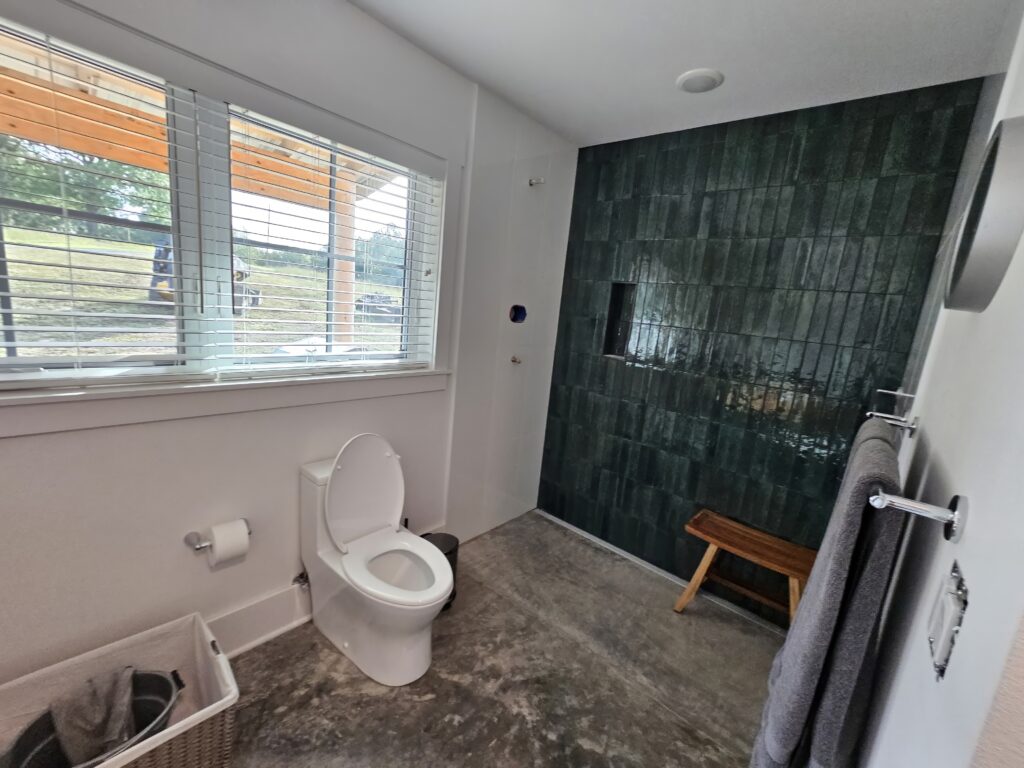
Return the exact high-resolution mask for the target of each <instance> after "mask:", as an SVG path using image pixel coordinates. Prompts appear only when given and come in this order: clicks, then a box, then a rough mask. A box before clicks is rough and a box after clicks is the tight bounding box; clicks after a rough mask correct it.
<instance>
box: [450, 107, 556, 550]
mask: <svg viewBox="0 0 1024 768" xmlns="http://www.w3.org/2000/svg"><path fill="white" fill-rule="evenodd" d="M475 126H476V130H475V140H474V143H473V150H472V158H473V161H472V175H471V177H470V184H469V189H470V190H471V192H470V197H469V218H468V230H467V239H466V254H467V257H466V263H465V271H464V275H463V281H464V282H463V290H462V292H461V295H462V315H463V317H464V318H473V320H472V322H463V323H462V324H461V327H460V330H459V337H458V347H457V348H458V352H457V354H458V357H457V360H458V365H457V373H456V378H455V410H454V414H453V432H452V468H451V489H450V494H449V499H448V524H447V527H448V529H449V530H451V531H452V532H453V533H455V534H456V535H457V536H460V537H463V538H470V537H472V536H476V535H478V534H480V533H483V532H484V531H486V530H489V529H490V528H493V527H494V526H496V525H500V524H501V523H504V522H506V521H508V520H510V519H512V518H513V517H515V516H517V515H520V514H522V513H523V512H525V511H527V510H529V509H533V508H534V507H536V506H537V486H538V482H539V478H540V462H541V452H542V449H543V447H544V428H545V423H546V419H547V406H548V393H549V390H550V386H551V367H552V364H553V361H554V353H555V336H556V331H557V325H558V307H559V301H560V299H561V289H562V274H563V270H564V267H565V251H566V240H567V238H568V234H569V211H570V208H571V205H572V190H573V184H574V181H575V171H576V148H575V147H574V146H573V145H571V144H569V143H568V142H566V141H565V140H563V139H561V138H560V137H559V136H557V135H556V134H554V133H552V132H551V131H549V130H548V129H546V128H544V127H543V126H541V125H540V124H538V123H536V122H535V121H533V120H531V119H530V118H528V117H526V116H524V115H522V114H521V113H519V112H517V111H516V110H515V109H513V108H512V107H510V106H509V105H507V104H506V103H504V102H503V101H501V100H499V99H497V98H495V97H494V96H492V95H490V94H489V93H487V92H486V91H483V90H481V92H480V96H479V99H478V102H477V112H476V123H475ZM531 178H543V179H544V183H543V184H538V185H536V186H533V187H531V186H530V185H529V180H530V179H531ZM513 304H522V305H524V306H525V307H526V310H527V318H526V322H524V323H521V324H519V323H517V324H513V323H512V322H510V321H509V315H508V312H509V308H510V307H511V306H512V305H513ZM513 356H516V357H518V358H519V359H520V360H521V361H522V362H521V363H520V364H518V365H516V364H513V363H512V362H511V359H512V357H513Z"/></svg>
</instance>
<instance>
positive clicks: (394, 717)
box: [234, 513, 782, 768]
mask: <svg viewBox="0 0 1024 768" xmlns="http://www.w3.org/2000/svg"><path fill="white" fill-rule="evenodd" d="M678 591H679V588H678V586H677V585H675V584H673V583H672V582H671V581H669V580H667V579H665V578H663V577H662V576H659V575H658V574H656V573H653V572H651V571H650V570H647V569H645V568H643V567H641V566H639V565H637V564H635V563H633V562H630V561H629V560H627V559H625V558H622V557H619V556H618V555H616V554H614V553H612V552H609V551H608V550H606V549H604V548H602V547H599V546H598V545H596V544H594V543H592V542H591V541H589V540H588V539H585V538H583V537H581V536H579V535H577V534H575V533H573V532H572V531H570V530H567V529H566V528H564V527H562V526H559V525H557V524H555V523H553V522H551V521H550V520H548V519H546V518H544V517H542V516H540V515H537V514H533V513H530V514H527V515H524V516H523V517H520V518H518V519H517V520H514V521H512V522H511V523H508V524H507V525H504V526H502V527H501V528H498V529H496V530H494V531H491V532H489V533H487V534H485V535H484V536H481V537H479V538H477V539H474V540H473V541H471V542H469V543H468V544H465V545H464V546H463V547H462V548H461V550H460V553H459V572H458V598H457V600H456V602H455V604H454V606H453V607H452V609H451V610H449V611H447V612H445V613H443V614H441V616H440V617H439V618H438V620H437V621H436V622H435V623H434V660H433V665H432V666H431V668H430V670H429V671H428V672H427V674H426V675H425V676H424V677H423V678H421V679H420V680H418V681H417V682H415V683H413V684H412V685H409V686H406V687H404V688H387V687H385V686H381V685H378V684H376V683H374V682H372V681H370V680H369V679H367V678H366V677H364V676H363V675H362V673H360V672H359V671H358V670H357V669H356V668H355V667H354V666H353V665H352V663H351V662H349V661H348V660H347V659H346V658H345V657H344V656H342V655H341V654H340V653H339V652H337V651H336V650H335V649H334V647H333V646H332V645H331V644H330V643H329V642H327V641H326V640H325V639H324V638H323V637H322V636H321V635H320V634H319V633H318V632H317V631H316V629H315V628H314V627H313V625H312V624H306V625H303V626H302V627H300V628H298V629H296V630H293V631H292V632H289V633H287V634H285V635H282V636H281V637H279V638H277V639H275V640H272V641H271V642H269V643H266V644H264V645H262V646H260V647H259V648H256V649H255V650H252V651H250V652H248V653H246V654H243V655H242V656H240V657H239V658H237V659H235V661H234V668H235V674H236V676H237V678H238V682H239V685H240V686H241V689H242V698H241V702H240V709H239V717H238V727H239V742H238V749H237V759H236V761H235V763H236V766H238V768H284V767H285V766H288V767H289V768H306V767H308V768H314V767H315V768H340V767H341V766H345V767H346V768H348V767H349V766H353V767H355V766H360V767H362V766H373V767H375V768H376V767H377V766H380V767H381V768H397V766H406V765H423V766H487V767H488V768H504V767H505V766H508V767H509V768H512V767H515V768H520V767H522V766H605V765H614V766H686V767H688V766H703V767H706V768H711V767H714V768H718V767H720V766H721V767H725V766H729V767H730V768H743V767H745V766H746V765H747V760H748V756H749V745H750V743H751V742H752V740H753V737H754V734H755V733H756V731H757V724H758V720H759V717H760V711H761V705H762V703H763V700H764V694H765V681H766V680H767V676H768V669H769V666H770V665H771V660H772V657H773V656H774V654H775V651H776V650H777V649H778V647H779V646H780V644H781V642H782V638H781V636H780V635H779V634H778V633H777V632H774V631H772V630H771V629H769V628H767V627H765V626H763V625H760V624H758V623H755V622H753V621H751V620H749V619H747V618H746V617H744V616H742V615H739V614H738V613H736V612H734V611H732V610H730V609H729V608H726V607H723V606H722V605H720V604H718V603H716V602H713V601H712V600H709V599H707V598H702V597H698V599H697V600H695V601H694V602H693V603H692V604H691V606H690V607H689V608H688V609H687V611H686V613H685V614H684V615H682V616H680V615H677V614H675V613H674V612H673V611H672V603H673V601H674V600H675V598H676V595H677V594H678Z"/></svg>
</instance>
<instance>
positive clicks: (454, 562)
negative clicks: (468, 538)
mask: <svg viewBox="0 0 1024 768" xmlns="http://www.w3.org/2000/svg"><path fill="white" fill-rule="evenodd" d="M423 538H424V539H426V540H427V541H429V542H430V543H431V544H433V545H434V546H435V547H437V548H438V549H440V550H441V553H442V554H443V555H444V556H445V557H447V558H448V562H449V563H450V564H451V566H452V593H451V595H449V596H448V602H446V603H445V604H444V608H442V609H441V610H442V611H447V610H448V609H449V608H451V607H452V603H454V602H455V589H456V586H457V585H458V579H457V576H458V574H459V540H458V539H457V538H456V537H455V536H452V535H451V534H450V533H425V534H423Z"/></svg>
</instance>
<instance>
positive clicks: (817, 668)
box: [750, 419, 904, 768]
mask: <svg viewBox="0 0 1024 768" xmlns="http://www.w3.org/2000/svg"><path fill="white" fill-rule="evenodd" d="M897 441H898V435H897V433H896V431H895V430H894V429H893V428H892V427H891V426H889V425H888V424H885V423H883V422H882V421H880V420H877V419H871V420H869V421H867V422H865V423H864V424H863V425H862V426H861V428H860V430H858V432H857V436H856V437H855V438H854V443H853V447H852V449H851V452H850V459H849V461H848V462H847V465H846V473H845V475H844V476H843V482H842V485H841V486H840V489H839V496H838V498H837V499H836V504H835V507H834V508H833V510H832V517H831V519H830V520H829V524H828V529H827V530H826V532H825V537H824V539H823V541H822V544H821V549H820V551H819V552H818V557H817V559H816V560H815V563H814V568H813V569H812V570H811V575H810V578H809V579H808V582H807V589H806V590H805V592H804V595H803V598H802V599H801V601H800V607H799V609H798V610H797V613H796V616H795V618H794V620H793V624H792V626H791V627H790V629H789V634H788V635H787V636H786V642H785V643H784V644H783V646H782V648H781V649H780V650H779V653H778V655H777V656H776V657H775V661H774V662H773V664H772V670H771V674H770V676H769V680H768V699H767V701H766V702H765V707H764V713H763V714H762V716H761V731H760V732H759V733H758V735H757V739H756V740H755V742H754V752H753V755H752V756H751V760H750V766H751V768H796V767H797V766H800V767H801V768H802V767H803V766H812V768H843V767H844V766H848V765H850V764H851V761H852V760H853V753H854V751H855V749H856V746H857V742H858V740H859V738H860V733H861V730H862V727H863V722H864V712H865V707H866V704H867V700H868V696H869V695H870V688H871V682H872V678H873V673H874V662H875V657H876V651H877V648H876V641H877V633H878V625H879V619H880V616H881V611H882V605H883V601H884V599H885V593H886V590H887V589H888V585H889V579H890V577H891V575H892V569H893V564H894V562H895V557H896V550H897V546H898V544H899V538H900V533H901V531H902V528H903V525H904V515H903V514H902V513H900V512H893V511H891V510H880V511H879V510H875V509H874V508H872V507H871V506H869V505H868V503H867V500H868V497H869V496H870V495H871V493H872V491H873V490H874V489H875V488H877V487H879V486H880V487H881V488H882V489H883V490H885V491H886V492H888V493H898V492H899V488H900V486H899V471H898V467H897V463H896V445H897Z"/></svg>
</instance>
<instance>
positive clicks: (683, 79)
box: [676, 68, 725, 93]
mask: <svg viewBox="0 0 1024 768" xmlns="http://www.w3.org/2000/svg"><path fill="white" fill-rule="evenodd" d="M724 82H725V75H723V74H722V73H721V72H719V71H718V70H717V69H707V68H701V69H691V70H689V71H687V72H683V74H681V75H680V76H679V77H677V78H676V88H678V89H679V90H680V91H686V92H687V93H707V92H708V91H713V90H715V88H717V87H718V86H720V85H721V84H722V83H724Z"/></svg>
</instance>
